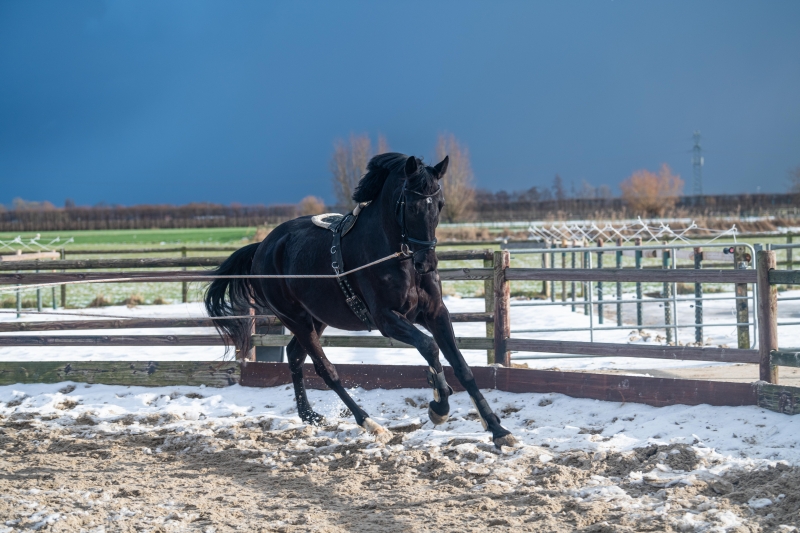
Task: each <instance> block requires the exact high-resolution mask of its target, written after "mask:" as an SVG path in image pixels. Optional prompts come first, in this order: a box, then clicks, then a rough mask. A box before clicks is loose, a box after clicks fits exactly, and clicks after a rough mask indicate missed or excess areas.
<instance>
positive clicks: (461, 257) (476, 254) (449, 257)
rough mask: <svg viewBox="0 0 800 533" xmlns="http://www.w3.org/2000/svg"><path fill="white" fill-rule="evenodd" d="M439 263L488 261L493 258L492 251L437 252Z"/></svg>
mask: <svg viewBox="0 0 800 533" xmlns="http://www.w3.org/2000/svg"><path fill="white" fill-rule="evenodd" d="M436 258H437V259H438V260H439V261H468V260H486V259H491V258H492V251H491V250H488V249H487V250H446V251H440V252H436Z"/></svg>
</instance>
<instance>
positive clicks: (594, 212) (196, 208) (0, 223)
mask: <svg viewBox="0 0 800 533" xmlns="http://www.w3.org/2000/svg"><path fill="white" fill-rule="evenodd" d="M328 210H330V211H337V212H343V211H344V210H345V209H344V208H343V207H341V206H331V207H329V208H328ZM675 211H677V212H680V213H682V215H685V216H689V217H711V216H726V217H730V216H740V217H750V216H764V215H774V216H778V217H786V218H797V217H799V216H800V194H794V195H792V194H735V195H734V194H731V195H706V196H701V197H697V196H682V197H680V198H678V200H677V203H676V205H675ZM298 214H299V211H298V207H297V206H296V205H295V204H282V205H270V206H264V205H251V206H237V205H234V206H224V205H214V204H188V205H183V206H172V205H139V206H131V207H124V206H113V207H72V208H57V209H44V210H13V211H2V212H0V231H8V232H13V231H20V232H21V231H61V230H104V229H151V228H160V229H169V228H218V227H246V226H258V225H263V224H278V223H280V222H283V221H285V220H289V219H291V218H294V217H296V216H298ZM472 215H473V218H475V219H477V220H484V221H498V222H500V221H518V220H539V219H548V218H552V217H553V216H557V217H558V218H560V219H564V218H567V219H574V218H581V219H587V218H598V217H609V216H613V217H619V216H623V217H625V216H633V215H635V213H629V212H628V208H627V206H626V204H625V201H624V200H623V199H622V198H565V199H561V200H553V199H549V200H542V199H540V198H535V197H531V196H529V195H526V194H516V193H515V194H508V193H504V192H503V191H500V192H498V193H491V192H488V191H478V196H477V201H476V204H475V206H474V209H473V213H472Z"/></svg>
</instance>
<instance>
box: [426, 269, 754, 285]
mask: <svg viewBox="0 0 800 533" xmlns="http://www.w3.org/2000/svg"><path fill="white" fill-rule="evenodd" d="M477 270H478V269H473V271H477ZM506 278H507V279H509V280H514V281H537V280H550V281H621V282H634V281H639V282H645V283H646V282H668V283H672V282H675V283H755V281H756V272H755V270H710V269H709V270H695V269H693V268H685V269H675V270H672V269H669V270H665V269H650V270H647V269H635V268H603V269H587V268H548V269H541V268H509V269H508V272H507V273H506ZM442 279H444V278H442Z"/></svg>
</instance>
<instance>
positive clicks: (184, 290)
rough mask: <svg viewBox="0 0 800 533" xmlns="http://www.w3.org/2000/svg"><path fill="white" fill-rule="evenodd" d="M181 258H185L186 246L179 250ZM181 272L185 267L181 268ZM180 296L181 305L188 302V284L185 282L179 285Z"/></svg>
mask: <svg viewBox="0 0 800 533" xmlns="http://www.w3.org/2000/svg"><path fill="white" fill-rule="evenodd" d="M181 257H186V246H184V247H183V249H182V250H181ZM183 270H186V267H183ZM181 296H182V301H183V303H187V302H188V301H189V284H188V283H187V282H185V281H184V282H183V283H182V284H181Z"/></svg>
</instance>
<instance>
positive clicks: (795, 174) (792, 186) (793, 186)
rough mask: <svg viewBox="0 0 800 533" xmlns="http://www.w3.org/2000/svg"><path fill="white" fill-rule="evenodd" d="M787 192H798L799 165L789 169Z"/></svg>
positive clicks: (799, 187)
mask: <svg viewBox="0 0 800 533" xmlns="http://www.w3.org/2000/svg"><path fill="white" fill-rule="evenodd" d="M789 192H790V193H792V194H800V167H797V168H795V169H793V170H790V171H789Z"/></svg>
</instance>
